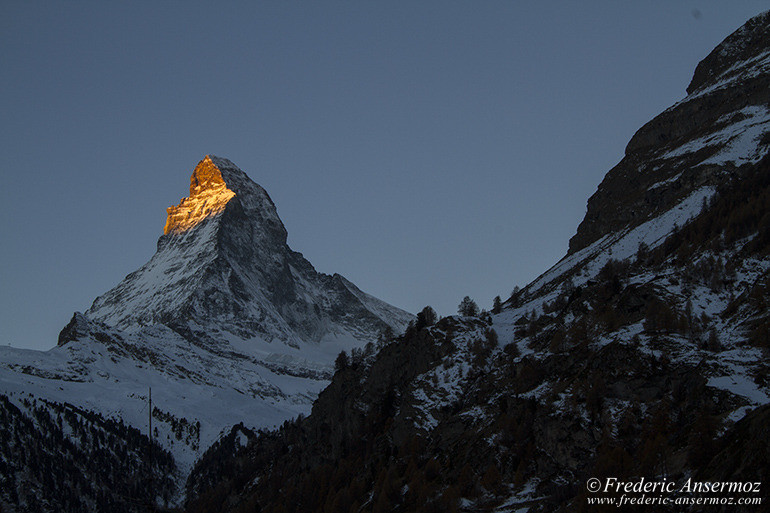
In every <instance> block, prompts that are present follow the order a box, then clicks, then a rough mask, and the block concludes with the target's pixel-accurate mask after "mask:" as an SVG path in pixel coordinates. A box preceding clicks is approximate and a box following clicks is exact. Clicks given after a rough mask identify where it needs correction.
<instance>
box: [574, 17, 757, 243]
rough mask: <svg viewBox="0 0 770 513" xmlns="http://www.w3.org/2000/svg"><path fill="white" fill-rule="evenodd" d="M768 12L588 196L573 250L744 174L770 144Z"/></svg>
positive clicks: (705, 68) (725, 48)
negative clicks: (769, 133)
mask: <svg viewBox="0 0 770 513" xmlns="http://www.w3.org/2000/svg"><path fill="white" fill-rule="evenodd" d="M767 17H768V14H767V13H764V14H761V15H759V16H757V17H755V18H753V19H752V20H751V21H750V22H748V23H746V24H745V25H744V26H743V27H741V28H740V29H739V30H737V31H736V32H735V33H734V34H732V35H730V36H729V37H728V38H727V39H725V40H724V41H723V42H722V43H721V44H720V45H718V46H717V47H716V48H715V49H714V50H713V51H712V52H711V53H710V54H709V55H708V56H707V57H706V58H705V59H704V60H703V61H702V62H701V63H700V64H699V65H698V67H697V68H696V70H695V74H694V76H693V79H692V82H691V83H690V85H689V87H688V88H687V92H688V95H687V96H686V97H685V98H684V99H683V100H682V101H680V102H678V103H677V104H676V105H673V106H672V107H670V108H669V109H667V110H666V111H665V112H663V113H661V114H660V115H658V116H656V117H655V118H654V119H653V120H651V121H650V122H649V123H647V124H646V125H644V126H643V127H642V128H640V129H639V131H637V133H636V134H635V135H634V136H633V137H632V139H631V141H630V142H629V143H628V146H627V147H626V152H625V156H624V158H623V160H621V162H620V163H618V165H617V166H615V167H614V168H613V169H612V170H610V171H609V172H608V173H607V175H606V176H605V178H604V180H602V182H601V184H600V185H599V188H598V190H597V191H596V193H595V194H594V195H593V196H591V198H590V199H589V200H588V210H587V213H586V216H585V219H584V220H583V222H582V223H580V226H579V227H578V230H577V234H576V235H575V236H574V237H573V238H572V239H571V240H570V245H569V253H570V254H573V253H575V252H577V251H579V250H581V249H584V248H585V247H587V246H588V245H589V244H591V243H593V242H596V241H597V240H598V239H600V238H601V237H602V236H603V235H605V234H608V233H611V232H618V231H620V230H623V229H628V228H634V227H636V226H638V225H639V224H641V223H644V222H646V221H649V220H650V219H652V218H653V217H657V216H658V215H659V214H661V213H663V212H665V211H668V210H670V209H671V208H672V207H673V206H674V205H675V204H676V203H679V202H681V201H682V200H684V199H685V198H687V197H688V196H690V195H692V194H694V193H695V192H696V191H698V190H703V189H704V188H707V187H713V186H716V185H718V184H720V183H723V182H724V181H725V180H730V179H738V178H739V177H740V176H739V175H740V171H739V169H740V167H741V166H742V164H746V163H755V162H758V161H759V159H761V158H762V156H764V155H766V154H767V152H768V150H769V149H770V138H768V137H767V136H766V135H765V134H766V133H767V124H768V120H770V74H769V73H768V71H770V34H768V28H767Z"/></svg>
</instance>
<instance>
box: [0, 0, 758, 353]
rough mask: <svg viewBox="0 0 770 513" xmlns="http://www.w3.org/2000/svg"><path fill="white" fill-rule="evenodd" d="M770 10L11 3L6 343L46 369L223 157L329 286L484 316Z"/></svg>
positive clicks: (717, 5) (1, 24) (4, 37)
mask: <svg viewBox="0 0 770 513" xmlns="http://www.w3.org/2000/svg"><path fill="white" fill-rule="evenodd" d="M585 4H590V5H585ZM766 6H767V4H766V1H736V2H722V1H719V2H717V1H713V2H705V1H695V0H692V1H676V2H671V1H668V0H667V1H649V0H647V1H644V2H641V1H640V2H618V1H603V2H600V1H592V2H576V1H575V2H534V1H532V2H494V1H489V2H427V1H426V2H301V3H300V2H277V1H276V2H253V3H252V2H220V3H217V5H214V3H213V2H212V3H208V4H206V3H197V2H170V1H167V2H149V1H147V2H16V1H9V0H5V1H3V2H2V6H0V66H1V67H0V69H2V77H3V78H2V80H0V117H1V118H2V123H0V149H1V150H2V155H3V164H2V187H0V209H1V210H0V230H1V231H0V235H1V236H2V238H1V239H0V240H2V249H1V250H0V287H1V289H0V327H1V331H0V333H1V335H0V343H3V344H11V345H14V346H18V347H30V348H37V349H46V348H49V347H52V346H53V345H55V343H56V336H57V334H58V332H59V330H60V329H61V328H62V327H63V326H64V325H65V324H66V323H67V321H68V320H69V318H70V316H71V315H72V312H73V311H75V310H81V311H82V310H85V309H86V308H88V306H89V305H90V303H91V301H92V300H93V298H94V297H96V296H97V295H99V294H101V293H103V292H105V291H106V290H108V289H109V288H111V287H112V286H114V285H115V284H117V283H118V282H119V281H120V280H121V279H122V278H123V277H124V276H125V275H126V274H128V273H129V272H131V271H133V270H135V269H137V268H138V267H140V266H141V265H142V264H144V263H145V262H146V261H147V260H148V259H149V258H150V257H151V256H152V254H153V252H154V250H155V242H156V240H157V237H158V236H159V235H160V234H161V232H162V229H163V224H164V221H165V208H166V207H167V206H169V205H172V204H175V203H178V201H179V199H180V198H182V197H183V196H185V195H186V194H187V190H188V184H189V182H188V180H189V175H190V173H191V172H192V169H193V167H194V166H195V164H196V163H197V162H198V160H200V159H201V158H202V157H203V156H204V155H205V154H207V153H212V154H216V155H220V156H223V157H227V158H230V159H231V160H233V161H234V162H235V163H236V164H238V165H239V166H240V167H241V168H242V169H243V170H244V171H246V172H247V173H248V174H249V176H251V178H252V179H254V180H255V181H256V182H257V183H259V184H261V185H262V186H263V187H265V188H266V189H267V191H268V192H269V193H270V195H271V196H272V198H273V200H274V201H275V203H276V205H277V207H278V212H279V214H280V215H281V217H282V219H283V221H284V224H285V225H286V228H287V230H288V232H289V244H290V245H291V246H292V248H293V249H295V250H297V251H301V252H302V253H304V254H305V256H306V257H307V258H308V259H309V260H310V261H311V262H312V263H313V264H314V265H315V267H316V268H317V269H318V270H319V271H322V272H326V273H334V272H339V273H340V274H343V275H345V276H346V277H347V278H349V279H351V280H352V281H353V282H354V283H356V284H357V285H359V286H360V287H361V288H362V289H363V290H365V291H367V292H369V293H371V294H373V295H375V296H378V297H380V298H382V299H384V300H386V301H389V302H391V303H393V304H395V305H397V306H400V307H402V308H405V309H407V310H410V311H413V312H414V311H416V310H418V309H420V308H422V307H423V306H424V305H426V304H431V305H433V306H434V307H435V308H436V309H437V310H438V311H439V313H440V314H442V315H446V314H451V313H454V311H455V309H456V306H457V304H458V302H459V301H460V299H461V298H462V297H463V296H464V295H466V294H469V295H471V296H472V297H474V298H475V299H477V300H478V302H479V303H480V305H481V306H482V307H489V306H490V305H491V300H492V298H493V297H494V296H495V295H496V294H500V295H501V296H503V297H506V296H507V295H508V294H509V293H510V291H511V289H512V288H513V287H514V286H515V285H517V284H518V285H524V284H525V283H527V282H528V281H530V280H531V279H533V278H535V277H536V276H537V275H538V274H540V273H541V272H543V271H545V270H546V269H547V268H548V267H550V266H551V265H552V264H554V263H555V262H556V261H557V260H558V259H559V258H561V257H562V256H563V255H564V253H565V252H566V249H567V241H568V239H569V237H570V236H571V235H573V234H574V232H575V229H576V227H577V224H578V223H579V221H580V220H581V218H582V216H583V214H584V213H585V205H586V200H587V198H588V197H589V196H590V195H591V194H592V193H593V192H594V191H595V190H596V187H597V185H598V184H599V182H600V180H601V178H602V177H603V176H604V174H605V173H606V172H607V171H608V170H609V169H610V168H611V167H612V166H613V165H614V164H616V163H617V162H618V161H619V160H620V158H621V156H622V154H623V150H624V148H625V145H626V143H627V142H628V140H629V139H630V137H631V136H632V135H633V133H634V132H635V131H636V130H637V129H638V128H639V127H641V125H642V124H644V123H645V122H646V121H648V120H649V119H651V118H652V117H653V116H654V115H656V114H657V113H659V112H660V111H662V110H663V109H665V108H667V107H668V106H670V105H671V104H672V103H674V102H676V101H678V100H679V99H681V98H682V97H683V96H684V94H685V93H684V91H685V87H686V86H687V84H688V83H689V80H690V78H691V77H692V72H693V70H694V69H695V66H696V64H697V63H698V61H699V60H700V59H702V58H703V57H705V56H706V55H707V54H708V52H710V51H711V49H712V48H713V47H714V46H715V45H716V44H718V43H719V42H720V41H721V40H722V39H723V38H724V37H726V36H727V35H728V34H729V33H731V32H732V31H733V30H735V29H736V28H738V27H739V26H740V25H741V24H742V23H743V22H744V21H745V20H746V19H748V18H749V17H751V16H753V15H755V14H758V13H759V12H761V11H762V10H763V9H764V8H766Z"/></svg>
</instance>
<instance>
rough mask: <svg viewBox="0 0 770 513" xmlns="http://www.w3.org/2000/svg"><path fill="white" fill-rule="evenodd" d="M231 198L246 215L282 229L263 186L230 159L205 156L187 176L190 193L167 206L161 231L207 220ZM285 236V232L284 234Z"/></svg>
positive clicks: (180, 230)
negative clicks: (166, 214) (172, 204)
mask: <svg viewBox="0 0 770 513" xmlns="http://www.w3.org/2000/svg"><path fill="white" fill-rule="evenodd" d="M233 198H237V199H238V204H239V206H240V208H242V209H243V210H244V212H245V213H246V214H247V215H251V216H256V218H259V219H262V220H267V221H269V222H270V223H269V224H272V225H275V228H276V229H277V230H278V231H279V232H284V228H283V225H282V223H281V221H280V219H279V218H278V213H277V211H276V208H275V204H274V203H273V201H272V200H271V199H270V196H269V195H268V194H267V191H265V190H264V189H263V188H262V187H260V186H259V185H257V184H256V183H254V182H253V181H252V180H251V179H250V178H249V177H248V176H247V175H246V173H244V172H243V171H242V170H241V169H240V168H239V167H238V166H236V165H235V164H234V163H233V162H232V161H230V160H228V159H226V158H222V157H217V156H215V155H206V156H205V157H204V158H203V160H201V161H200V162H198V164H197V165H196V166H195V169H194V170H193V173H192V176H191V177H190V196H189V197H187V198H182V200H181V201H180V203H179V204H178V205H175V206H171V207H168V208H167V209H166V211H167V212H168V217H167V219H166V225H165V227H164V228H163V234H164V235H168V234H174V233H184V232H187V231H189V230H190V229H192V228H194V227H196V226H198V225H199V224H201V223H202V222H203V221H205V220H206V219H209V218H212V217H215V216H218V215H219V214H221V213H222V212H223V211H224V210H225V207H226V206H227V205H228V204H229V203H230V201H231V200H232V199H233ZM284 238H285V235H284Z"/></svg>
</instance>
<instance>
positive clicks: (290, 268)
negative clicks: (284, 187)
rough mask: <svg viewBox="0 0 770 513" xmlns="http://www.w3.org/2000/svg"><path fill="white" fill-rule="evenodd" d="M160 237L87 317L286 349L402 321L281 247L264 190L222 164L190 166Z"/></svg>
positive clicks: (372, 336)
mask: <svg viewBox="0 0 770 513" xmlns="http://www.w3.org/2000/svg"><path fill="white" fill-rule="evenodd" d="M163 232H164V234H163V235H162V236H161V237H160V239H159V240H158V251H157V253H156V254H155V255H154V256H153V257H152V259H151V260H150V261H149V262H148V263H147V264H146V265H145V266H143V267H142V268H141V269H139V270H138V271H136V272H134V273H132V274H130V275H129V276H127V277H126V279H125V280H123V281H122V282H121V283H120V284H119V285H118V286H116V287H115V288H114V289H112V290H110V291H109V292H107V293H106V294H104V295H102V296H100V297H98V298H97V299H96V300H95V301H94V303H93V305H92V306H91V308H90V309H89V310H88V311H87V312H86V313H85V316H86V317H87V318H89V319H92V320H95V321H98V322H102V323H104V324H107V325H110V326H114V327H117V328H120V329H136V328H138V327H142V326H149V325H153V324H164V325H166V326H169V327H171V328H172V329H174V330H175V331H177V332H179V333H182V334H184V336H185V337H186V338H189V339H191V341H194V342H195V343H198V344H216V340H217V339H218V338H227V337H228V336H231V335H235V336H236V337H238V338H240V339H244V340H247V339H250V338H260V339H262V340H264V341H267V342H272V341H274V340H275V341H277V342H280V343H284V344H287V345H290V346H293V347H299V346H300V345H302V344H303V343H319V342H321V341H322V340H323V339H324V338H335V337H340V336H352V337H353V338H354V339H356V340H360V341H362V342H366V341H374V340H376V338H377V336H378V334H379V333H380V332H381V331H382V330H383V329H385V328H386V327H391V328H392V329H394V330H396V331H402V330H403V328H404V327H405V326H406V324H407V323H408V322H409V320H410V319H411V316H410V315H409V314H407V313H406V312H403V311H402V310H399V309H397V308H394V307H392V306H390V305H387V304H386V303H384V302H382V301H379V300H377V299H376V298H373V297H371V296H369V295H367V294H365V293H363V292H361V291H360V290H359V289H358V288H357V287H356V286H355V285H353V284H352V283H351V282H349V281H348V280H346V279H345V278H343V277H342V276H340V275H336V274H335V275H333V276H328V275H324V274H320V273H318V272H316V271H315V269H313V266H312V265H311V264H310V262H308V261H307V260H306V259H305V258H304V257H303V256H302V255H301V254H300V253H297V252H294V251H292V250H291V249H290V248H289V246H288V245H287V244H286V237H287V233H286V229H285V228H284V226H283V223H282V222H281V220H280V218H279V217H278V213H277V211H276V208H275V204H274V203H273V201H272V200H271V199H270V196H268V194H267V192H266V191H265V190H264V189H263V188H262V187H260V186H259V185H257V184H256V183H254V182H252V181H251V180H250V179H249V177H248V176H246V174H245V173H244V172H243V171H241V170H240V169H239V168H238V167H237V166H235V164H233V163H232V162H230V161H229V160H227V159H223V158H218V157H213V156H207V157H206V158H204V159H203V160H202V161H201V162H199V163H198V165H197V166H196V168H195V170H194V172H193V174H192V177H191V179H190V196H189V197H188V198H184V199H182V201H181V202H180V203H179V205H177V206H173V207H170V208H169V209H168V219H167V221H166V226H165V228H164V230H163ZM201 328H205V329H201Z"/></svg>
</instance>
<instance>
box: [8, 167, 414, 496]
mask: <svg viewBox="0 0 770 513" xmlns="http://www.w3.org/2000/svg"><path fill="white" fill-rule="evenodd" d="M286 238H287V232H286V229H285V228H284V226H283V223H282V222H281V220H280V218H279V217H278V214H277V211H276V208H275V205H274V203H273V201H272V200H271V199H270V197H269V196H268V194H267V192H266V191H265V190H264V189H263V188H262V187H260V186H259V185H257V184H256V183H254V182H253V181H251V179H250V178H249V177H248V176H247V175H246V174H245V173H244V172H243V171H241V170H240V169H239V168H238V167H237V166H235V165H234V164H233V163H232V162H230V161H229V160H226V159H223V158H218V157H214V156H207V157H206V158H204V159H203V160H202V161H201V162H200V163H199V164H198V165H197V166H196V168H195V170H194V172H193V174H192V177H191V183H190V195H189V197H187V198H184V199H183V200H182V201H181V202H180V203H179V204H178V205H176V206H173V207H170V208H169V209H168V219H167V222H166V225H165V227H164V233H163V235H162V236H161V237H160V238H159V240H158V249H157V252H156V253H155V255H154V256H153V257H152V258H151V259H150V261H149V262H148V263H147V264H145V265H144V266H142V267H141V268H140V269H138V270H137V271H135V272H133V273H131V274H130V275H128V276H127V277H126V278H125V279H124V280H123V281H122V282H121V283H120V284H118V285H117V286H116V287H115V288H113V289H112V290H110V291H108V292H107V293H105V294H104V295H102V296H100V297H98V298H97V299H96V300H95V301H94V303H93V305H92V306H91V308H90V309H89V310H88V311H86V312H85V313H79V312H76V313H75V314H74V315H73V317H72V320H71V321H70V323H69V324H68V325H67V326H65V328H64V329H63V330H62V331H61V333H60V336H59V340H58V345H57V347H55V348H53V349H51V350H49V351H45V352H41V351H30V350H20V349H14V348H10V347H1V348H0V393H2V394H4V396H3V397H7V401H8V402H9V406H8V411H15V410H13V407H16V408H19V409H20V410H19V411H21V412H22V413H21V414H19V415H17V416H16V417H18V418H22V417H23V416H24V415H27V416H29V415H33V414H34V411H36V410H34V408H33V409H32V411H31V413H27V414H25V413H24V411H27V410H29V409H30V408H26V407H25V406H24V405H25V404H27V403H30V404H35V405H36V406H35V407H36V408H41V409H46V408H48V409H49V410H51V413H50V414H51V415H54V416H55V415H57V413H56V411H54V410H53V409H52V408H54V406H51V405H61V408H76V409H77V410H78V411H82V412H85V413H84V414H83V415H82V418H81V419H80V420H78V428H77V429H74V428H73V429H68V428H66V426H65V427H61V426H59V428H58V429H59V430H60V431H61V433H59V432H58V431H57V433H55V434H50V433H47V432H46V431H47V430H48V429H49V428H50V423H48V422H45V423H35V422H25V421H19V422H17V424H18V425H19V426H22V427H24V426H27V427H28V428H29V429H31V430H33V431H34V432H30V433H27V434H26V435H24V434H23V433H21V432H19V433H16V434H15V435H14V436H16V435H18V436H19V437H20V438H19V439H20V440H23V439H24V438H25V436H26V437H27V438H29V439H30V440H34V439H39V438H41V437H42V438H46V437H49V438H50V437H51V436H54V437H60V435H62V434H63V435H62V436H64V441H63V442H61V443H64V444H66V443H69V441H68V440H67V433H70V434H71V433H76V434H77V433H79V432H80V431H81V428H82V429H84V430H85V431H86V432H89V433H90V432H92V431H93V432H95V431H100V430H102V428H101V427H100V426H101V425H103V424H105V423H109V422H112V421H113V420H115V421H120V422H123V423H125V424H126V425H127V426H131V427H133V428H136V429H138V430H140V431H142V432H143V433H146V432H147V428H148V423H149V418H150V416H151V417H152V423H153V433H152V437H153V439H154V440H155V443H158V444H160V446H161V447H162V448H163V450H166V451H169V454H170V455H171V457H172V458H173V460H172V461H170V462H169V464H168V465H167V468H165V470H164V472H165V475H166V477H167V478H168V479H170V482H169V483H167V485H165V488H163V489H161V488H158V489H157V490H156V495H155V498H154V499H155V500H154V503H156V504H163V503H168V504H174V503H178V502H179V501H180V500H182V498H183V492H184V489H183V487H181V486H180V485H181V484H182V483H183V482H184V480H185V478H186V475H187V473H189V471H190V469H191V468H192V465H193V463H194V462H195V460H196V459H197V458H198V457H199V456H200V454H201V453H202V452H203V451H204V450H205V449H206V448H207V447H208V446H209V445H211V444H212V443H213V442H214V441H215V440H216V439H217V438H219V436H220V435H221V434H222V433H224V432H226V431H227V430H229V428H230V427H231V426H233V425H235V424H242V425H245V426H246V427H247V428H251V429H262V428H266V427H273V426H277V425H279V424H280V423H282V422H283V421H285V420H286V419H291V418H294V417H296V416H297V415H300V414H307V413H308V412H309V411H310V407H311V404H312V402H313V400H314V399H315V398H316V397H317V394H318V393H319V392H320V391H321V390H322V389H323V388H324V387H325V386H326V385H327V384H328V383H329V379H330V377H331V375H332V372H333V362H334V358H335V357H336V356H337V354H339V353H340V351H342V350H345V351H348V352H350V351H352V350H355V351H363V350H364V348H365V347H370V348H371V347H373V344H374V343H376V342H377V341H378V340H380V339H381V338H382V336H383V333H393V332H396V333H398V332H401V331H403V329H404V328H405V327H406V325H407V324H408V323H409V322H410V321H411V319H412V318H413V316H412V315H410V314H408V313H406V312H404V311H402V310H400V309H398V308H396V307H393V306H391V305H389V304H387V303H385V302H383V301H380V300H378V299H376V298H374V297H372V296H370V295H368V294H366V293H364V292H362V291H361V290H359V289H358V288H357V287H356V286H355V285H354V284H353V283H351V282H350V281H348V280H346V279H345V278H344V277H342V276H340V275H338V274H335V275H325V274H322V273H318V272H316V271H315V269H314V268H313V266H312V265H311V264H310V263H309V262H308V261H307V260H306V259H305V258H304V257H303V256H302V255H301V254H300V253H297V252H294V251H292V250H291V249H290V248H289V247H288V245H287V244H286ZM150 389H151V393H152V403H153V408H152V412H150V411H149V409H148V403H149V395H150ZM46 405H47V406H46ZM40 415H41V416H43V413H40ZM14 422H15V421H14ZM54 424H56V423H54ZM57 425H58V424H57ZM83 426H85V427H83ZM36 430H37V431H36ZM120 433H128V431H125V430H120V431H119V432H118V434H116V435H115V436H119V434H120ZM72 436H76V435H72ZM132 436H133V435H132ZM57 440H58V438H57ZM137 440H138V438H137ZM124 442H125V441H124ZM126 443H127V442H126ZM137 443H138V444H140V445H141V444H147V446H149V445H150V441H149V439H148V438H147V437H145V439H144V441H141V440H140V441H139V442H136V441H134V442H132V444H133V445H131V446H130V448H129V449H127V450H128V451H129V452H131V451H135V452H136V453H137V454H138V456H137V457H139V458H142V457H146V454H147V452H144V451H148V450H149V449H146V447H144V446H142V447H139V448H138V449H137V447H136V444H137ZM14 447H15V449H14ZM14 447H11V448H10V449H9V451H11V452H12V450H17V449H18V447H16V446H15V445H14ZM94 447H95V448H94V449H93V450H96V451H99V450H101V448H100V447H101V446H100V444H99V443H96V442H94ZM158 454H160V452H159V453H158ZM120 457H123V453H122V452H121V453H115V454H113V455H111V456H110V455H109V454H105V455H104V458H105V459H106V460H109V459H110V458H113V459H119V458H120ZM107 464H110V463H108V462H105V465H107ZM112 464H114V465H115V468H119V467H120V465H121V464H122V463H121V462H120V461H112ZM169 469H171V470H169ZM5 471H7V472H8V473H9V474H8V475H0V481H1V480H3V479H5V480H6V481H7V482H9V483H14V486H15V487H16V488H15V489H14V491H13V492H11V491H9V490H3V491H2V492H0V501H2V500H5V501H8V502H9V503H10V504H14V503H15V504H17V505H19V502H15V501H14V500H13V499H14V497H15V498H16V499H17V501H18V500H21V499H19V497H32V496H35V495H36V494H37V492H36V491H35V490H39V489H42V488H43V487H44V486H45V483H43V482H39V481H38V480H37V477H35V478H30V480H19V479H15V478H13V479H12V476H11V475H10V473H13V474H14V475H16V473H18V472H24V469H18V468H16V467H7V466H6V467H3V466H0V473H2V472H5ZM130 471H131V472H132V473H133V472H134V471H135V469H134V468H133V467H131V470H130ZM30 475H31V476H37V475H38V474H35V473H32V474H30ZM6 481H3V482H6ZM57 483H58V484H59V485H60V486H65V485H66V483H67V481H62V482H57ZM107 489H109V486H107ZM132 490H134V492H135V493H136V494H140V495H141V494H142V493H145V496H144V497H138V496H134V497H133V498H130V499H131V500H133V501H134V502H131V500H128V499H127V502H126V504H127V505H126V509H125V510H126V511H133V510H137V509H142V508H144V507H145V506H146V504H147V501H148V500H151V498H150V497H147V496H146V490H147V485H146V484H143V485H142V486H137V487H134V488H132ZM142 490H145V492H142ZM56 493H57V492H56V491H55V490H54V491H51V492H50V493H49V494H48V495H47V496H48V497H49V498H50V497H54V498H55V496H56ZM89 493H90V492H89ZM100 493H108V492H107V491H105V490H104V489H102V488H98V490H97V491H96V492H94V494H93V495H89V497H94V498H93V500H94V501H96V500H97V499H98V500H102V499H103V500H102V502H104V503H105V504H107V503H110V504H115V503H117V502H120V500H119V498H116V497H115V496H110V497H106V498H105V497H101V498H99V497H100V496H99V494H100ZM121 493H128V492H127V491H126V490H123V491H122V492H121ZM25 500H26V499H25ZM84 500H85V499H84ZM88 500H91V499H88ZM137 501H138V502H137ZM52 504H54V503H53V502H50V501H48V502H44V503H43V504H42V505H41V506H40V507H41V508H42V509H41V511H54V510H57V508H56V507H54V506H52ZM72 504H73V506H72V508H73V509H71V510H72V511H77V510H78V507H77V506H76V505H75V504H77V501H74V502H72ZM132 508H133V509H132ZM33 509H34V508H33ZM57 511H58V510H57Z"/></svg>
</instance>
